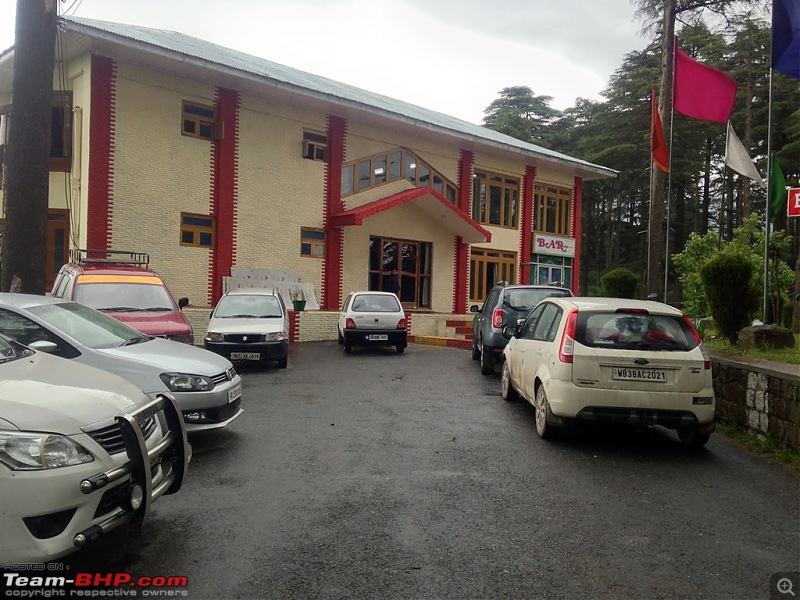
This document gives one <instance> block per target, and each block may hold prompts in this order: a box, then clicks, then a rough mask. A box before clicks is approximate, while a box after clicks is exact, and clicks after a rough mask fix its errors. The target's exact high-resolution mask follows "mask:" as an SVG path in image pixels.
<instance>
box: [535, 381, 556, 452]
mask: <svg viewBox="0 0 800 600" xmlns="http://www.w3.org/2000/svg"><path fill="white" fill-rule="evenodd" d="M534 408H535V409H536V433H537V434H539V437H540V438H542V439H543V440H549V439H552V438H553V437H554V436H555V429H554V428H553V426H552V425H550V423H548V422H547V415H548V413H549V412H550V404H549V403H548V402H547V394H545V393H544V385H540V386H539V389H537V390H536V401H535V402H534Z"/></svg>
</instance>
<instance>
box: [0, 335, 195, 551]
mask: <svg viewBox="0 0 800 600" xmlns="http://www.w3.org/2000/svg"><path fill="white" fill-rule="evenodd" d="M43 343H46V342H34V343H33V345H34V347H35V346H36V345H37V344H43ZM0 382H2V383H1V384H0V490H2V493H1V494H0V495H1V496H2V505H1V506H0V532H2V534H0V565H8V564H10V563H42V562H44V561H47V560H53V559H56V558H58V557H60V556H64V555H66V554H69V553H71V552H74V551H76V550H77V549H78V548H80V547H83V546H85V545H86V544H88V543H89V542H91V541H93V540H96V539H97V538H99V537H101V536H103V535H104V534H106V533H108V532H109V531H111V530H113V529H115V528H117V527H120V526H121V525H126V526H138V525H141V524H142V523H143V521H144V520H145V519H146V517H147V515H148V513H149V511H150V508H151V505H152V503H153V502H154V501H155V500H157V499H158V498H159V497H160V496H162V495H164V494H172V493H174V492H177V491H178V490H179V489H180V487H181V484H182V482H183V478H184V475H185V473H186V468H187V464H188V461H189V456H190V453H191V450H190V447H189V445H188V443H187V441H186V431H185V429H184V427H183V420H182V419H181V416H180V411H179V409H178V407H177V404H176V403H175V401H174V400H173V399H172V398H170V397H168V396H167V395H157V396H156V397H155V399H151V398H148V397H147V396H146V395H145V394H144V392H142V391H141V390H140V389H139V388H137V387H136V386H135V385H133V384H132V383H130V382H128V381H125V380H124V379H122V378H121V377H118V376H116V375H112V374H111V373H107V372H106V371H101V370H99V369H94V368H92V367H88V366H86V365H81V364H77V363H75V362H73V361H68V360H64V359H62V358H57V357H54V356H49V355H48V354H45V353H43V352H37V351H35V350H32V349H29V348H26V347H24V346H22V345H20V344H18V343H16V342H13V341H11V340H9V339H8V338H5V337H2V336H0Z"/></svg>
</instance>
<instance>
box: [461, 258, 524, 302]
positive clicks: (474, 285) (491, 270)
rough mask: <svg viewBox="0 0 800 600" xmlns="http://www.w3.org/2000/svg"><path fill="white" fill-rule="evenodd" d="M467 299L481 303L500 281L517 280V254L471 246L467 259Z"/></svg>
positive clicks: (514, 281)
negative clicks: (468, 259) (468, 267)
mask: <svg viewBox="0 0 800 600" xmlns="http://www.w3.org/2000/svg"><path fill="white" fill-rule="evenodd" d="M469 266H470V270H469V301H470V302H472V303H478V304H482V303H483V301H484V300H485V299H486V296H487V295H488V294H489V292H490V291H492V288H493V287H494V286H495V285H497V283H499V282H500V281H507V282H508V283H516V282H517V254H516V253H515V252H504V251H502V250H491V249H489V248H473V249H472V251H471V256H470V261H469Z"/></svg>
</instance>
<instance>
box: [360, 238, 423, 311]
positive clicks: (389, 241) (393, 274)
mask: <svg viewBox="0 0 800 600" xmlns="http://www.w3.org/2000/svg"><path fill="white" fill-rule="evenodd" d="M369 243H370V275H369V282H370V289H371V290H383V291H387V292H394V293H396V294H397V297H398V298H400V303H401V304H402V305H403V308H407V309H417V308H430V305H431V268H432V257H431V249H432V248H431V243H430V242H417V241H414V240H400V239H394V238H381V237H377V236H373V237H371V238H370V240H369Z"/></svg>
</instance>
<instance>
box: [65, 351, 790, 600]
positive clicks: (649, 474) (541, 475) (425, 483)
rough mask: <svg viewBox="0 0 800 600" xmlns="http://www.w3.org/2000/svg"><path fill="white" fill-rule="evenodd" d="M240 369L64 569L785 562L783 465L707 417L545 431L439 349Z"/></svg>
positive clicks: (471, 589)
mask: <svg viewBox="0 0 800 600" xmlns="http://www.w3.org/2000/svg"><path fill="white" fill-rule="evenodd" d="M240 371H241V372H242V375H243V378H244V384H245V387H244V397H243V407H244V409H245V413H244V415H243V416H242V417H241V418H239V419H238V420H237V421H236V422H234V423H233V424H232V425H231V426H230V428H229V429H227V430H225V431H221V432H215V433H209V434H204V435H198V436H194V437H192V438H191V442H192V445H193V448H194V458H193V460H192V463H191V465H190V471H189V477H188V479H187V481H186V482H185V485H184V487H183V489H182V490H181V491H180V492H179V493H178V494H176V495H174V496H169V497H164V498H162V499H161V500H159V501H158V502H157V503H156V505H155V509H154V512H153V513H152V514H151V518H150V519H149V521H148V522H147V524H146V526H145V528H144V529H143V530H142V531H141V532H140V533H139V534H136V535H133V536H127V537H123V536H113V537H109V538H107V539H105V540H103V541H101V542H99V543H98V545H96V546H95V547H93V548H91V549H88V550H86V551H84V552H82V553H80V554H78V555H73V557H71V558H70V559H68V561H67V563H68V566H69V567H70V568H71V569H72V570H73V572H75V570H84V571H85V570H92V571H101V572H106V571H114V572H117V571H121V572H128V573H132V574H133V575H135V576H151V577H152V576H157V575H165V576H186V577H188V581H189V585H188V588H187V590H188V595H187V597H188V598H191V599H192V600H200V599H217V598H219V599H227V598H279V599H294V598H298V599H300V598H303V599H307V598H354V599H367V598H376V599H378V598H379V599H394V598H398V599H400V598H403V599H405V598H408V599H423V598H425V599H427V598H453V599H471V598H475V599H478V598H481V599H483V598H515V599H516V598H610V599H626V598H631V599H640V598H665V599H675V598H715V599H716V598H719V599H726V600H729V599H732V600H737V599H750V598H764V599H766V598H770V589H769V581H770V576H771V575H772V574H773V573H775V572H778V571H800V477H798V475H797V474H796V473H794V472H791V471H789V470H788V469H787V468H785V467H783V466H780V465H777V464H774V463H771V462H769V461H768V460H767V459H765V458H763V457H759V456H755V455H753V454H751V453H749V452H748V451H746V450H744V449H742V448H740V447H738V446H736V445H734V444H733V443H731V442H729V441H727V440H725V439H724V438H723V437H721V436H719V435H715V436H712V440H711V441H710V442H709V444H708V446H707V447H706V448H705V449H704V450H701V451H699V452H697V451H694V452H693V451H689V450H687V449H685V448H684V447H682V446H681V445H680V444H679V442H678V440H677V436H676V435H675V434H674V433H673V432H669V431H667V430H661V429H652V430H648V431H645V432H631V431H626V430H620V429H608V428H601V429H598V428H589V429H580V430H575V431H572V432H570V433H569V434H567V435H565V436H563V437H562V439H560V440H558V441H555V442H545V441H543V440H541V439H539V438H538V437H537V436H536V433H535V430H534V411H533V408H532V407H531V406H530V405H528V404H527V403H524V402H520V403H506V402H504V401H503V400H502V399H501V397H500V394H499V388H500V382H499V376H497V375H495V376H494V377H488V378H486V377H483V376H481V375H480V373H479V369H478V365H477V363H476V362H473V361H472V360H471V359H470V354H469V352H468V351H464V350H458V349H449V348H439V347H434V346H423V345H413V344H412V345H410V346H409V348H408V349H407V351H406V353H405V354H403V355H397V354H395V353H394V351H393V350H388V349H387V350H386V351H383V350H379V351H358V350H355V351H354V352H353V353H352V354H350V355H345V354H344V353H343V351H342V349H341V348H340V347H339V346H338V345H337V344H336V343H335V342H320V343H304V344H295V345H293V347H292V350H291V355H290V359H289V368H288V369H286V370H279V369H276V368H270V369H268V370H252V369H242V370H240ZM798 592H800V589H797V590H796V593H798ZM773 597H774V594H773ZM786 600H789V598H788V596H787V597H786Z"/></svg>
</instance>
